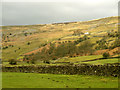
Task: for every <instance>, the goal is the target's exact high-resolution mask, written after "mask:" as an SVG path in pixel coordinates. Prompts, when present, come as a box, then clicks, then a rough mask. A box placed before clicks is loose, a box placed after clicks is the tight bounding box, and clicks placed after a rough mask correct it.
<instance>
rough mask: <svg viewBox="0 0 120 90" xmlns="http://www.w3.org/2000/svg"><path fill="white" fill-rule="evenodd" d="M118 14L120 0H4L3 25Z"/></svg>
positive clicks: (85, 19) (81, 19)
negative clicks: (42, 0)
mask: <svg viewBox="0 0 120 90" xmlns="http://www.w3.org/2000/svg"><path fill="white" fill-rule="evenodd" d="M31 1H32V0H31ZM74 1H76V0H74ZM117 15H118V0H79V2H73V1H72V2H7V1H6V2H2V25H31V24H47V23H57V22H74V21H87V20H92V19H98V18H103V17H109V16H117Z"/></svg>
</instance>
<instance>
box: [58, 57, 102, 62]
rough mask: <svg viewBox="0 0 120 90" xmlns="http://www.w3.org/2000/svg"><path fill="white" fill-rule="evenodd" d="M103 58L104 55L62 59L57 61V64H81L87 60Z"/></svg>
mask: <svg viewBox="0 0 120 90" xmlns="http://www.w3.org/2000/svg"><path fill="white" fill-rule="evenodd" d="M97 58H102V55H91V56H79V57H73V58H62V59H59V60H56V62H81V61H86V60H92V59H97Z"/></svg>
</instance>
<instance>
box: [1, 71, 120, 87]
mask: <svg viewBox="0 0 120 90" xmlns="http://www.w3.org/2000/svg"><path fill="white" fill-rule="evenodd" d="M2 87H3V88H117V87H118V78H117V77H103V76H87V75H56V74H39V73H13V72H12V73H11V72H3V73H2Z"/></svg>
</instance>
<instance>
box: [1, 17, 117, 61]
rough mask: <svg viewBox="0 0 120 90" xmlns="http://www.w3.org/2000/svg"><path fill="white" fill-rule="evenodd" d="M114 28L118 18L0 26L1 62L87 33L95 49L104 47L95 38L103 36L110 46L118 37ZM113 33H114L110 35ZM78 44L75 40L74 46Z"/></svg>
mask: <svg viewBox="0 0 120 90" xmlns="http://www.w3.org/2000/svg"><path fill="white" fill-rule="evenodd" d="M117 31H118V17H107V18H102V19H96V20H91V21H84V22H66V23H54V24H39V25H21V26H2V33H3V35H2V59H3V61H8V60H9V59H17V60H19V59H21V58H23V57H24V55H29V54H32V53H34V52H36V53H37V52H39V51H41V50H42V48H43V47H46V48H49V46H50V44H51V43H55V44H56V45H59V44H61V43H63V42H65V43H66V42H73V41H77V40H79V38H83V37H84V36H86V35H87V37H88V38H89V41H90V42H91V43H92V44H94V48H95V49H97V50H101V49H106V48H101V47H99V43H96V41H98V42H99V41H100V40H102V39H103V38H104V40H105V41H106V42H108V43H107V46H109V47H112V46H111V45H113V44H114V42H115V40H116V39H117V34H118V32H117ZM112 33H113V36H110V35H111V34H112ZM114 35H115V36H114ZM106 37H107V38H106ZM81 43H82V42H78V43H77V45H78V46H79V45H81ZM96 47H97V48H96ZM114 48H115V47H114ZM114 48H112V49H114Z"/></svg>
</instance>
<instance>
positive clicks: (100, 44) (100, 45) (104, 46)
mask: <svg viewBox="0 0 120 90" xmlns="http://www.w3.org/2000/svg"><path fill="white" fill-rule="evenodd" d="M96 43H97V44H98V46H96V47H95V49H97V50H99V49H108V45H107V42H106V40H105V39H104V38H103V39H101V40H99V41H96Z"/></svg>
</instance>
